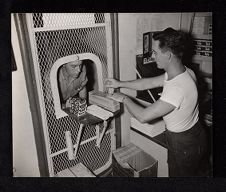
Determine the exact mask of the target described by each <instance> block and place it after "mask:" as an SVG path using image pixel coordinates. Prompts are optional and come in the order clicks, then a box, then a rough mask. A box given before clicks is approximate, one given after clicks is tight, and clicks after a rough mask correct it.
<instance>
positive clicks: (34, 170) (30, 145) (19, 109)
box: [11, 17, 40, 177]
mask: <svg viewBox="0 0 226 192" xmlns="http://www.w3.org/2000/svg"><path fill="white" fill-rule="evenodd" d="M11 33H12V35H11V38H12V39H11V42H12V46H13V50H14V55H15V60H16V65H17V71H14V72H12V129H13V139H12V140H13V166H14V168H15V169H16V172H15V173H14V176H17V177H39V176H40V172H39V168H38V159H37V150H36V146H35V138H34V130H33V125H32V118H31V111H30V106H29V101H28V95H27V89H26V85H25V77H24V71H23V65H22V58H21V53H20V49H19V42H18V38H17V34H16V28H15V22H14V19H13V17H12V18H11Z"/></svg>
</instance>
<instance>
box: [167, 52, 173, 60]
mask: <svg viewBox="0 0 226 192" xmlns="http://www.w3.org/2000/svg"><path fill="white" fill-rule="evenodd" d="M167 56H168V59H169V61H170V60H171V59H172V56H173V55H172V53H171V52H170V51H168V53H167Z"/></svg>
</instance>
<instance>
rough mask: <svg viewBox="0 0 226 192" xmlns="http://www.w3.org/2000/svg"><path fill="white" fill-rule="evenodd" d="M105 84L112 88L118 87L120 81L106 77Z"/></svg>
mask: <svg viewBox="0 0 226 192" xmlns="http://www.w3.org/2000/svg"><path fill="white" fill-rule="evenodd" d="M105 86H106V87H112V88H119V87H120V81H118V80H116V79H110V78H108V79H106V80H105Z"/></svg>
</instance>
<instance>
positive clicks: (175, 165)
mask: <svg viewBox="0 0 226 192" xmlns="http://www.w3.org/2000/svg"><path fill="white" fill-rule="evenodd" d="M166 142H167V145H168V166H169V176H170V177H186V176H205V175H204V172H205V168H204V167H205V165H206V164H207V162H208V157H207V137H206V133H205V130H204V129H203V128H202V126H201V124H200V123H199V122H197V123H196V124H195V125H194V126H193V127H192V128H191V129H189V130H187V131H184V132H180V133H174V132H170V131H168V130H167V131H166Z"/></svg>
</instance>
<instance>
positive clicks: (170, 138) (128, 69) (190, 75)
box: [11, 11, 214, 179]
mask: <svg viewBox="0 0 226 192" xmlns="http://www.w3.org/2000/svg"><path fill="white" fill-rule="evenodd" d="M213 28H214V26H213V25H212V12H192V11H190V12H169V13H168V12H164V13H161V12H153V13H152V12H149V13H147V12H145V13H142V12H136V13H122V12H117V13H108V12H106V13H91V12H87V13H85V12H77V13H76V12H75V13H64V12H62V13H48V12H43V13H39V12H34V13H32V12H31V13H26V12H25V13H11V45H12V53H13V55H12V56H13V60H12V162H13V165H12V171H13V177H57V178H61V177H148V179H149V178H150V179H151V178H171V177H177V178H178V177H179V178H180V177H181V178H182V177H193V178H194V177H195V178H196V177H202V178H203V177H204V178H211V177H213V135H214V134H213V123H212V115H213V106H212V89H213V85H212V65H213V64H212V63H213V62H212V57H213V49H212V46H213V42H212V31H213Z"/></svg>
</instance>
